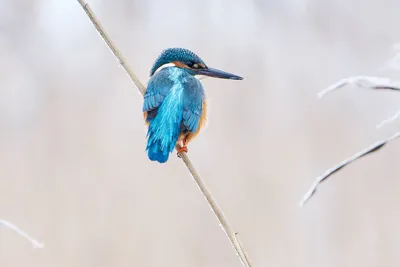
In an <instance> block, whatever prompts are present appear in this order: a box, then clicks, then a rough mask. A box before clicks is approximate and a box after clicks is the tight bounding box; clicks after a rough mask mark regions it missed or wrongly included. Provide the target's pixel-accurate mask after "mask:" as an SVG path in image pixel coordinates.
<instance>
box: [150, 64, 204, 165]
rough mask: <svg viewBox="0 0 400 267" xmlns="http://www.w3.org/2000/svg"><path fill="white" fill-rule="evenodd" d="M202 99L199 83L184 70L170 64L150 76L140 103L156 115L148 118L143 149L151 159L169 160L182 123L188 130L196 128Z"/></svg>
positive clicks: (202, 93) (201, 88) (202, 94)
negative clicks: (145, 142)
mask: <svg viewBox="0 0 400 267" xmlns="http://www.w3.org/2000/svg"><path fill="white" fill-rule="evenodd" d="M203 98H204V92H203V87H202V85H201V84H200V82H199V81H198V80H197V79H196V78H194V77H193V76H191V75H190V74H189V73H187V72H186V71H185V70H182V69H180V68H176V67H169V68H165V69H162V70H161V71H159V72H157V73H156V74H154V76H152V78H151V79H150V81H149V84H148V87H147V90H146V93H145V95H144V103H143V111H151V110H155V109H156V110H157V115H156V116H155V117H151V118H150V117H147V121H148V122H149V128H148V132H147V147H146V150H147V154H148V157H149V159H150V160H152V161H158V162H160V163H164V162H166V161H167V160H168V157H169V154H170V153H171V152H172V151H173V150H174V147H175V145H176V142H177V141H178V138H179V135H180V133H181V128H180V126H181V124H182V122H183V124H184V125H185V126H186V128H187V129H188V131H189V132H192V131H193V130H196V129H197V124H198V122H199V118H200V114H201V105H202V101H203Z"/></svg>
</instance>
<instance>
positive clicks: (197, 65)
mask: <svg viewBox="0 0 400 267" xmlns="http://www.w3.org/2000/svg"><path fill="white" fill-rule="evenodd" d="M167 66H175V67H178V68H182V69H185V70H186V71H187V72H188V73H190V74H191V75H193V76H209V77H214V78H221V79H231V80H243V78H242V77H240V76H237V75H235V74H232V73H228V72H225V71H222V70H217V69H213V68H209V67H208V66H207V65H206V64H205V63H204V61H203V60H202V59H201V58H200V57H199V56H197V55H196V54H195V53H193V52H192V51H190V50H188V49H185V48H168V49H166V50H164V51H163V52H162V53H161V55H160V56H159V57H158V58H157V60H156V62H155V63H154V65H153V67H152V68H151V71H150V76H153V75H154V73H155V72H156V71H157V70H160V69H161V68H163V67H167Z"/></svg>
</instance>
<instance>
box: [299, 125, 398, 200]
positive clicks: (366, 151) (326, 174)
mask: <svg viewBox="0 0 400 267" xmlns="http://www.w3.org/2000/svg"><path fill="white" fill-rule="evenodd" d="M398 137H400V132H397V133H395V134H394V135H392V136H391V137H389V138H387V139H384V140H380V141H378V142H376V143H375V144H373V145H371V146H369V147H368V148H366V149H364V150H362V151H360V152H358V153H356V154H354V155H353V156H351V157H350V158H348V159H346V160H344V161H342V162H340V163H339V164H337V165H335V166H334V167H333V168H331V169H328V170H326V171H325V172H324V173H323V174H322V175H321V176H319V177H317V178H316V179H315V182H314V184H313V185H312V186H311V188H310V190H309V191H308V192H307V193H306V194H305V195H304V197H303V199H302V200H301V201H300V203H299V205H300V206H303V205H304V204H305V203H306V202H307V201H308V200H309V199H310V198H311V197H312V196H313V195H314V194H315V193H316V192H317V188H318V186H319V185H320V184H321V183H322V182H323V181H325V180H326V179H328V178H329V177H330V176H331V175H332V174H334V173H336V172H337V171H339V170H340V169H342V168H343V167H345V166H347V165H349V164H350V163H352V162H354V161H355V160H357V159H360V158H362V157H364V156H366V155H369V154H371V153H373V152H376V151H378V150H380V149H381V148H382V147H383V146H385V145H386V144H387V143H389V142H390V141H392V140H394V139H396V138H398Z"/></svg>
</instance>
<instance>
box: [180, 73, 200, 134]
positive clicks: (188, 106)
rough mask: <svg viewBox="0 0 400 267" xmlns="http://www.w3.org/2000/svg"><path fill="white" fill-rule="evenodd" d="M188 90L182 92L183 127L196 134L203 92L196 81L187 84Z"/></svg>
mask: <svg viewBox="0 0 400 267" xmlns="http://www.w3.org/2000/svg"><path fill="white" fill-rule="evenodd" d="M187 86H188V90H185V91H184V94H185V95H184V101H183V114H182V115H183V125H184V126H185V128H186V129H187V130H188V131H189V132H192V133H194V132H196V131H197V129H198V127H199V122H200V118H201V114H202V112H203V100H204V91H203V87H202V85H201V83H200V82H199V81H198V80H197V79H195V78H194V79H193V81H192V82H190V83H188V84H187Z"/></svg>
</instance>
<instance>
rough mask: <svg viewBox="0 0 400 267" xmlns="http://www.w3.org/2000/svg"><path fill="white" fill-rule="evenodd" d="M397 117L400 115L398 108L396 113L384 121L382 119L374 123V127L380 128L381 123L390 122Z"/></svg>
mask: <svg viewBox="0 0 400 267" xmlns="http://www.w3.org/2000/svg"><path fill="white" fill-rule="evenodd" d="M399 117H400V109H399V110H398V111H397V112H396V114H394V115H393V116H391V117H389V118H387V119H385V120H384V121H382V122H381V123H379V124H378V125H376V128H381V127H382V126H383V125H385V124H388V123H391V122H393V121H395V120H397V119H398V118H399Z"/></svg>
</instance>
